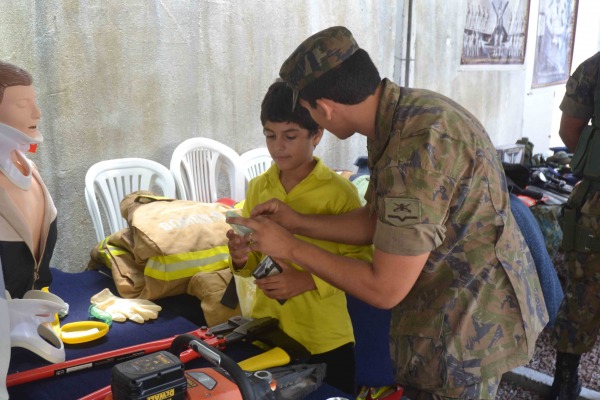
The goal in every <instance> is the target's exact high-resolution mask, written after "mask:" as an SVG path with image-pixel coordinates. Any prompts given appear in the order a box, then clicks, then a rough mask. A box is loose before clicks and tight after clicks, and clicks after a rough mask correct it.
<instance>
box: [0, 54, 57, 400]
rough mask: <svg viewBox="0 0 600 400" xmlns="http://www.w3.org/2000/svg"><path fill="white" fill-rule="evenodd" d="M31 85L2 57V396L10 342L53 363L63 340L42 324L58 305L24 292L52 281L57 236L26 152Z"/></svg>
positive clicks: (50, 206) (31, 124) (32, 142)
mask: <svg viewBox="0 0 600 400" xmlns="http://www.w3.org/2000/svg"><path fill="white" fill-rule="evenodd" d="M32 83H33V81H32V78H31V75H30V74H29V73H28V72H26V71H24V70H23V69H22V68H19V67H17V66H15V65H12V64H9V63H6V62H3V61H0V265H1V268H2V274H1V275H0V277H3V279H2V282H3V285H2V287H0V289H1V291H2V293H1V294H0V318H1V319H2V321H7V320H10V325H8V324H4V323H1V324H0V325H2V332H0V336H1V337H2V338H4V339H3V340H0V382H2V383H1V384H0V399H4V398H8V394H7V392H6V387H5V382H6V379H5V376H6V372H7V368H8V363H9V360H10V346H11V345H12V346H13V347H15V346H19V347H25V348H27V349H29V350H31V351H34V352H36V353H37V354H39V355H40V356H42V357H44V358H46V359H47V360H48V361H51V362H60V361H61V359H62V360H64V348H63V347H62V342H61V341H60V339H58V337H55V336H56V335H53V333H52V332H49V331H48V330H47V329H45V328H44V326H46V325H47V323H48V321H47V320H46V319H44V317H41V314H43V313H46V314H51V315H52V316H53V315H54V313H55V312H58V311H59V310H60V309H61V307H60V305H58V304H54V303H53V302H52V301H48V300H43V299H38V298H36V296H35V295H34V296H33V297H34V298H27V297H30V295H27V292H29V291H31V290H32V289H42V288H44V287H47V286H49V285H50V283H51V281H52V277H51V274H50V259H51V258H52V253H53V252H54V246H55V244H56V237H57V229H56V207H55V206H54V203H53V201H52V198H51V196H50V193H49V192H48V190H47V188H46V186H45V185H44V182H43V181H42V178H41V177H40V175H39V173H38V172H37V168H36V167H35V165H34V164H33V162H31V161H30V160H29V159H28V158H27V156H26V154H25V152H27V151H31V150H35V147H36V146H37V144H39V143H41V142H42V140H43V138H42V135H41V134H40V132H39V131H38V122H39V119H40V117H41V112H40V109H39V108H38V106H37V101H36V96H35V91H34V89H33V86H32ZM4 287H5V288H6V294H5V291H4ZM11 298H12V300H11ZM42 325H44V326H42ZM7 329H10V330H9V332H10V335H7ZM7 337H9V338H10V340H9V341H7V340H6V338H7ZM48 342H51V343H52V345H49V344H48Z"/></svg>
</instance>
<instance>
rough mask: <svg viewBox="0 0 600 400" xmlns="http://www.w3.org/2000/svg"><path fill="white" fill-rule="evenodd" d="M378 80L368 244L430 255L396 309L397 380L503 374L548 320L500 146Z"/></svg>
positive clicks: (449, 109) (434, 381) (450, 382)
mask: <svg viewBox="0 0 600 400" xmlns="http://www.w3.org/2000/svg"><path fill="white" fill-rule="evenodd" d="M383 85H384V91H383V94H382V97H381V100H380V103H379V109H378V113H377V131H376V138H375V140H369V142H368V152H369V167H370V169H371V171H372V173H371V182H370V185H369V188H368V189H367V193H366V195H365V198H366V199H367V201H368V202H369V204H370V207H371V212H373V213H376V214H377V217H378V222H377V227H376V232H375V236H374V239H373V243H374V245H375V247H376V248H378V249H379V250H382V251H385V252H388V253H393V254H401V255H418V254H422V253H425V252H431V253H430V256H429V259H428V260H427V262H426V264H425V267H424V269H423V271H422V273H421V275H420V276H419V278H418V279H417V282H416V283H415V285H414V287H413V288H412V289H411V291H410V292H409V294H408V295H407V297H406V298H405V299H404V300H403V301H402V302H401V303H399V304H398V305H397V306H396V307H395V308H394V309H393V312H392V322H391V327H390V344H391V355H392V358H393V360H394V363H395V366H396V380H397V382H398V383H401V384H407V385H410V386H413V387H417V388H421V389H451V388H455V387H463V386H469V385H473V384H476V383H478V382H479V381H480V380H481V379H490V378H493V377H500V375H501V374H502V373H503V372H505V371H508V370H510V369H512V368H514V367H516V366H519V365H523V364H526V363H527V362H528V360H529V359H530V358H531V356H532V355H533V351H534V348H535V342H536V339H537V336H538V334H539V333H540V332H541V331H542V329H543V327H544V326H545V324H546V322H547V321H548V315H547V311H546V306H545V303H544V299H543V295H542V291H541V287H540V283H539V279H538V277H537V273H536V269H535V264H534V262H533V259H532V257H531V253H530V252H529V249H528V248H527V245H526V243H525V240H524V238H523V236H522V235H521V232H520V231H519V229H518V226H517V224H516V222H515V219H514V217H513V215H512V214H511V211H510V203H509V194H508V192H507V189H506V181H505V176H504V171H503V169H502V165H501V163H500V161H499V159H498V157H497V155H496V150H495V149H494V146H493V145H492V143H491V141H490V139H489V137H488V135H487V133H486V132H485V130H484V128H483V127H482V126H481V124H480V123H479V122H478V121H477V120H476V118H475V117H474V116H473V115H471V114H470V113H469V112H468V111H467V110H465V109H464V108H462V107H461V106H459V105H458V104H456V103H455V102H453V101H452V100H450V99H448V98H446V97H444V96H442V95H439V94H437V93H434V92H430V91H427V90H416V89H408V88H400V87H398V86H397V85H396V84H394V83H392V82H390V81H389V80H384V81H383ZM398 273H399V274H401V273H402V266H401V265H399V266H398Z"/></svg>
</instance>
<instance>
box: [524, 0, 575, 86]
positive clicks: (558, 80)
mask: <svg viewBox="0 0 600 400" xmlns="http://www.w3.org/2000/svg"><path fill="white" fill-rule="evenodd" d="M577 6H578V0H540V9H539V14H538V29H537V36H536V46H535V61H534V63H533V80H532V83H531V87H533V88H538V87H543V86H551V85H558V84H562V83H565V82H566V81H567V79H569V74H570V72H571V61H572V60H573V42H574V40H575V24H576V22H577Z"/></svg>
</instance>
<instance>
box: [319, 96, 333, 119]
mask: <svg viewBox="0 0 600 400" xmlns="http://www.w3.org/2000/svg"><path fill="white" fill-rule="evenodd" d="M316 109H317V112H318V113H319V114H321V115H322V116H323V117H325V119H326V120H327V121H330V120H331V118H333V110H334V107H333V102H332V101H331V100H329V99H318V100H317V107H316Z"/></svg>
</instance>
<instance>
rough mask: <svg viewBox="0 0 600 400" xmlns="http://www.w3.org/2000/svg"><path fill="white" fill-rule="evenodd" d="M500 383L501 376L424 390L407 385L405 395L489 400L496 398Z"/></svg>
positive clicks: (417, 399)
mask: <svg viewBox="0 0 600 400" xmlns="http://www.w3.org/2000/svg"><path fill="white" fill-rule="evenodd" d="M499 385H500V377H498V378H492V379H490V380H487V381H484V382H480V383H478V384H476V385H471V386H465V387H458V388H453V389H446V390H439V391H433V392H424V391H421V390H419V389H413V388H410V387H407V388H405V389H404V396H405V397H407V398H408V399H410V400H451V399H469V400H488V399H494V398H496V392H497V391H498V386H499Z"/></svg>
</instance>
